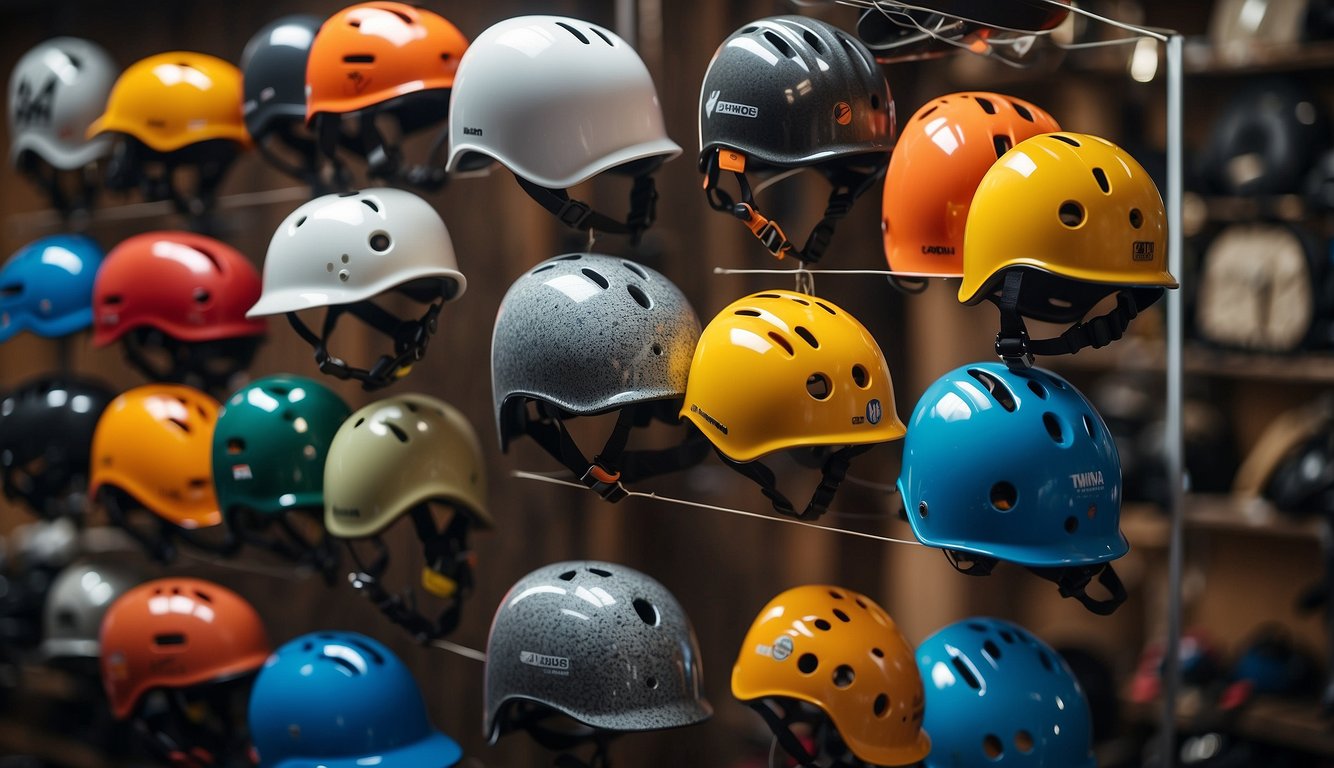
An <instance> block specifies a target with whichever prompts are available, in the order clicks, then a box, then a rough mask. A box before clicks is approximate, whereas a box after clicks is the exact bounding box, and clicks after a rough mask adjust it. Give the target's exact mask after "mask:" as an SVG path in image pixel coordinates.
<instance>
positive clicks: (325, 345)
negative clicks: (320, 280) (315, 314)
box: [287, 299, 444, 392]
mask: <svg viewBox="0 0 1334 768" xmlns="http://www.w3.org/2000/svg"><path fill="white" fill-rule="evenodd" d="M442 306H444V300H443V299H441V300H438V301H435V302H433V303H432V304H431V305H430V306H429V307H427V309H426V312H425V313H424V314H423V315H422V316H421V317H420V318H419V319H416V320H404V319H402V318H399V317H396V316H394V315H393V314H392V313H391V312H389V311H388V310H386V309H385V308H383V307H381V306H379V305H378V304H375V303H374V302H372V301H358V302H355V303H352V304H338V305H334V306H331V307H329V308H328V310H327V311H326V312H325V314H324V327H323V329H322V330H321V331H320V334H319V335H318V336H317V335H316V334H315V332H314V331H312V330H311V329H310V327H309V326H307V325H306V324H305V322H304V321H302V320H301V318H300V317H298V316H297V314H296V313H295V312H288V313H287V322H288V323H290V324H291V325H292V328H293V330H295V331H296V332H297V334H298V335H299V336H301V338H303V339H305V340H306V343H308V344H310V345H311V347H313V348H314V350H315V363H316V365H318V366H319V367H320V373H323V374H326V375H328V376H333V377H334V378H336V379H342V380H347V379H356V380H357V381H360V382H361V388H362V389H364V390H366V391H367V392H373V391H375V390H377V389H383V388H384V387H387V386H389V385H390V384H393V383H394V382H396V381H398V380H399V379H400V378H402V377H403V376H406V375H407V373H408V371H410V370H411V368H412V364H413V363H415V362H417V361H418V360H421V359H422V358H423V357H425V356H426V347H427V345H428V344H429V343H430V341H431V336H432V335H434V334H435V331H436V327H437V323H438V318H439V316H440V309H441V307H442ZM344 313H348V314H351V315H353V316H354V317H356V318H357V319H359V320H361V321H362V322H364V323H366V324H367V325H369V326H371V327H372V328H374V329H375V330H377V331H379V332H380V333H382V334H384V335H386V336H388V337H389V338H391V339H393V340H394V354H393V355H381V356H380V358H379V359H378V360H376V361H375V364H374V365H373V366H371V368H369V369H366V368H357V367H354V366H352V365H349V364H348V363H347V362H345V361H344V360H343V359H342V358H339V357H335V356H334V355H332V354H331V353H330V352H329V338H330V337H331V336H332V335H333V332H334V328H335V326H337V324H338V318H339V317H341V316H342V315H343V314H344Z"/></svg>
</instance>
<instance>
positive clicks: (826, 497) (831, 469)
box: [717, 444, 871, 521]
mask: <svg viewBox="0 0 1334 768" xmlns="http://www.w3.org/2000/svg"><path fill="white" fill-rule="evenodd" d="M870 449H871V445H869V444H868V445H848V446H844V447H842V448H839V449H838V450H836V451H831V452H830V453H829V455H828V456H827V457H826V458H825V460H824V463H823V464H822V465H821V468H820V484H819V485H818V486H816V488H815V491H814V492H813V493H812V494H811V500H810V501H809V502H807V504H806V508H805V509H803V510H802V511H801V512H798V511H797V509H796V507H795V506H794V505H793V504H792V502H791V501H790V500H789V499H788V498H787V497H786V496H784V495H783V494H782V492H780V491H779V490H778V478H777V476H776V475H775V474H774V471H773V470H772V469H770V468H769V467H768V466H767V465H765V464H764V463H763V462H760V461H758V460H757V461H734V460H733V459H731V458H729V457H728V456H727V455H726V454H724V453H723V452H722V451H720V450H719V451H717V454H718V457H719V458H720V459H722V460H723V463H725V464H726V465H727V466H729V467H731V468H732V469H733V470H735V471H736V472H739V473H740V474H742V475H745V476H746V477H749V478H750V479H751V480H753V481H755V484H756V485H758V486H760V489H761V490H762V491H763V492H764V496H765V498H767V499H769V501H770V503H772V504H773V508H774V511H775V512H777V513H778V514H780V515H784V516H786V517H794V518H796V519H798V520H806V521H811V520H817V519H819V518H820V516H821V515H823V514H824V513H825V512H826V511H828V509H829V504H830V503H831V502H832V501H833V500H834V494H836V493H838V488H839V486H840V485H842V484H843V479H844V478H845V477H846V476H847V474H848V468H849V466H850V465H851V462H852V459H853V458H855V457H856V456H859V455H861V454H863V453H865V452H867V451H869V450H870Z"/></svg>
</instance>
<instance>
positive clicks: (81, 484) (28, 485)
mask: <svg viewBox="0 0 1334 768" xmlns="http://www.w3.org/2000/svg"><path fill="white" fill-rule="evenodd" d="M44 458H45V457H44ZM45 463H46V466H44V467H43V468H42V469H41V470H40V471H38V472H29V471H27V470H25V469H24V467H23V466H20V465H17V464H13V465H10V466H7V467H5V468H4V473H3V476H2V477H0V484H2V487H3V491H4V494H5V498H7V499H12V500H17V501H20V502H22V503H24V504H26V505H27V507H28V509H29V510H30V511H31V512H32V513H33V514H34V515H36V516H37V517H39V518H41V519H43V520H54V519H56V518H60V517H68V518H70V519H71V520H73V521H74V522H75V523H77V524H78V525H80V526H82V524H83V520H84V517H85V515H86V510H85V503H84V502H85V501H86V499H85V498H84V495H83V489H86V488H87V487H88V483H87V477H86V474H85V473H83V472H81V473H79V474H75V473H73V472H72V471H71V470H72V468H71V467H67V466H64V464H65V463H66V462H65V461H64V460H62V461H61V464H60V465H55V464H54V463H53V462H51V460H50V459H47V460H46V462H45Z"/></svg>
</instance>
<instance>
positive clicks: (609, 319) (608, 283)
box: [491, 253, 700, 450]
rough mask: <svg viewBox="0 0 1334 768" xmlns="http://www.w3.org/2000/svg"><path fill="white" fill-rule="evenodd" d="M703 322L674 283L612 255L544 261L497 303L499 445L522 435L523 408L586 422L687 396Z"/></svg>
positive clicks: (494, 347) (494, 345)
mask: <svg viewBox="0 0 1334 768" xmlns="http://www.w3.org/2000/svg"><path fill="white" fill-rule="evenodd" d="M699 334H700V324H699V317H698V316H696V315H695V310H694V309H693V308H692V307H691V306H690V302H689V301H687V300H686V297H685V296H684V295H683V294H682V293H681V290H680V289H679V288H677V287H676V286H675V285H674V284H672V282H671V281H670V280H668V279H667V278H666V277H664V276H662V275H661V274H659V273H658V272H656V271H654V270H652V269H649V268H648V267H645V266H642V265H640V264H636V263H635V262H633V261H628V260H626V259H621V258H616V257H613V256H600V255H597V254H587V253H584V254H580V253H572V254H567V255H565V256H557V257H555V258H552V259H547V260H546V261H544V262H542V263H541V264H539V265H537V266H536V267H533V268H532V269H530V270H528V272H527V273H526V274H524V275H522V276H521V277H519V279H518V280H515V281H514V284H513V285H511V286H510V289H509V291H508V292H506V294H505V298H504V299H503V300H502V301H501V302H500V311H499V312H498V313H497V315H496V326H495V331H494V333H493V335H492V337H491V393H492V396H493V398H494V401H495V409H496V424H497V427H498V429H499V431H500V447H501V450H505V449H506V447H507V446H508V444H509V441H510V439H511V438H513V437H516V436H518V435H522V434H524V421H523V412H524V403H525V402H526V400H528V399H532V400H540V401H545V402H547V403H550V404H551V405H554V406H556V407H558V408H559V409H561V410H562V411H565V412H567V413H570V414H573V415H577V416H589V415H593V414H597V413H603V412H605V411H610V410H613V409H616V408H622V407H625V406H628V405H634V404H638V403H647V402H651V401H654V400H667V399H671V398H679V397H684V396H685V391H686V378H687V377H688V375H689V373H690V361H691V359H692V358H693V357H694V354H695V343H696V342H697V341H698V340H699Z"/></svg>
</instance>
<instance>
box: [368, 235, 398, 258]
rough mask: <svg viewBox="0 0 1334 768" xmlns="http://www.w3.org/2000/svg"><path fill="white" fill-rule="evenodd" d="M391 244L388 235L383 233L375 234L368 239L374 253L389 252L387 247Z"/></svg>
mask: <svg viewBox="0 0 1334 768" xmlns="http://www.w3.org/2000/svg"><path fill="white" fill-rule="evenodd" d="M392 242H393V241H391V240H390V239H389V235H387V234H385V233H383V232H376V233H375V234H373V235H371V239H370V246H371V250H372V251H375V252H376V253H384V252H385V251H387V250H389V246H390V245H391V244H392Z"/></svg>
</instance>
